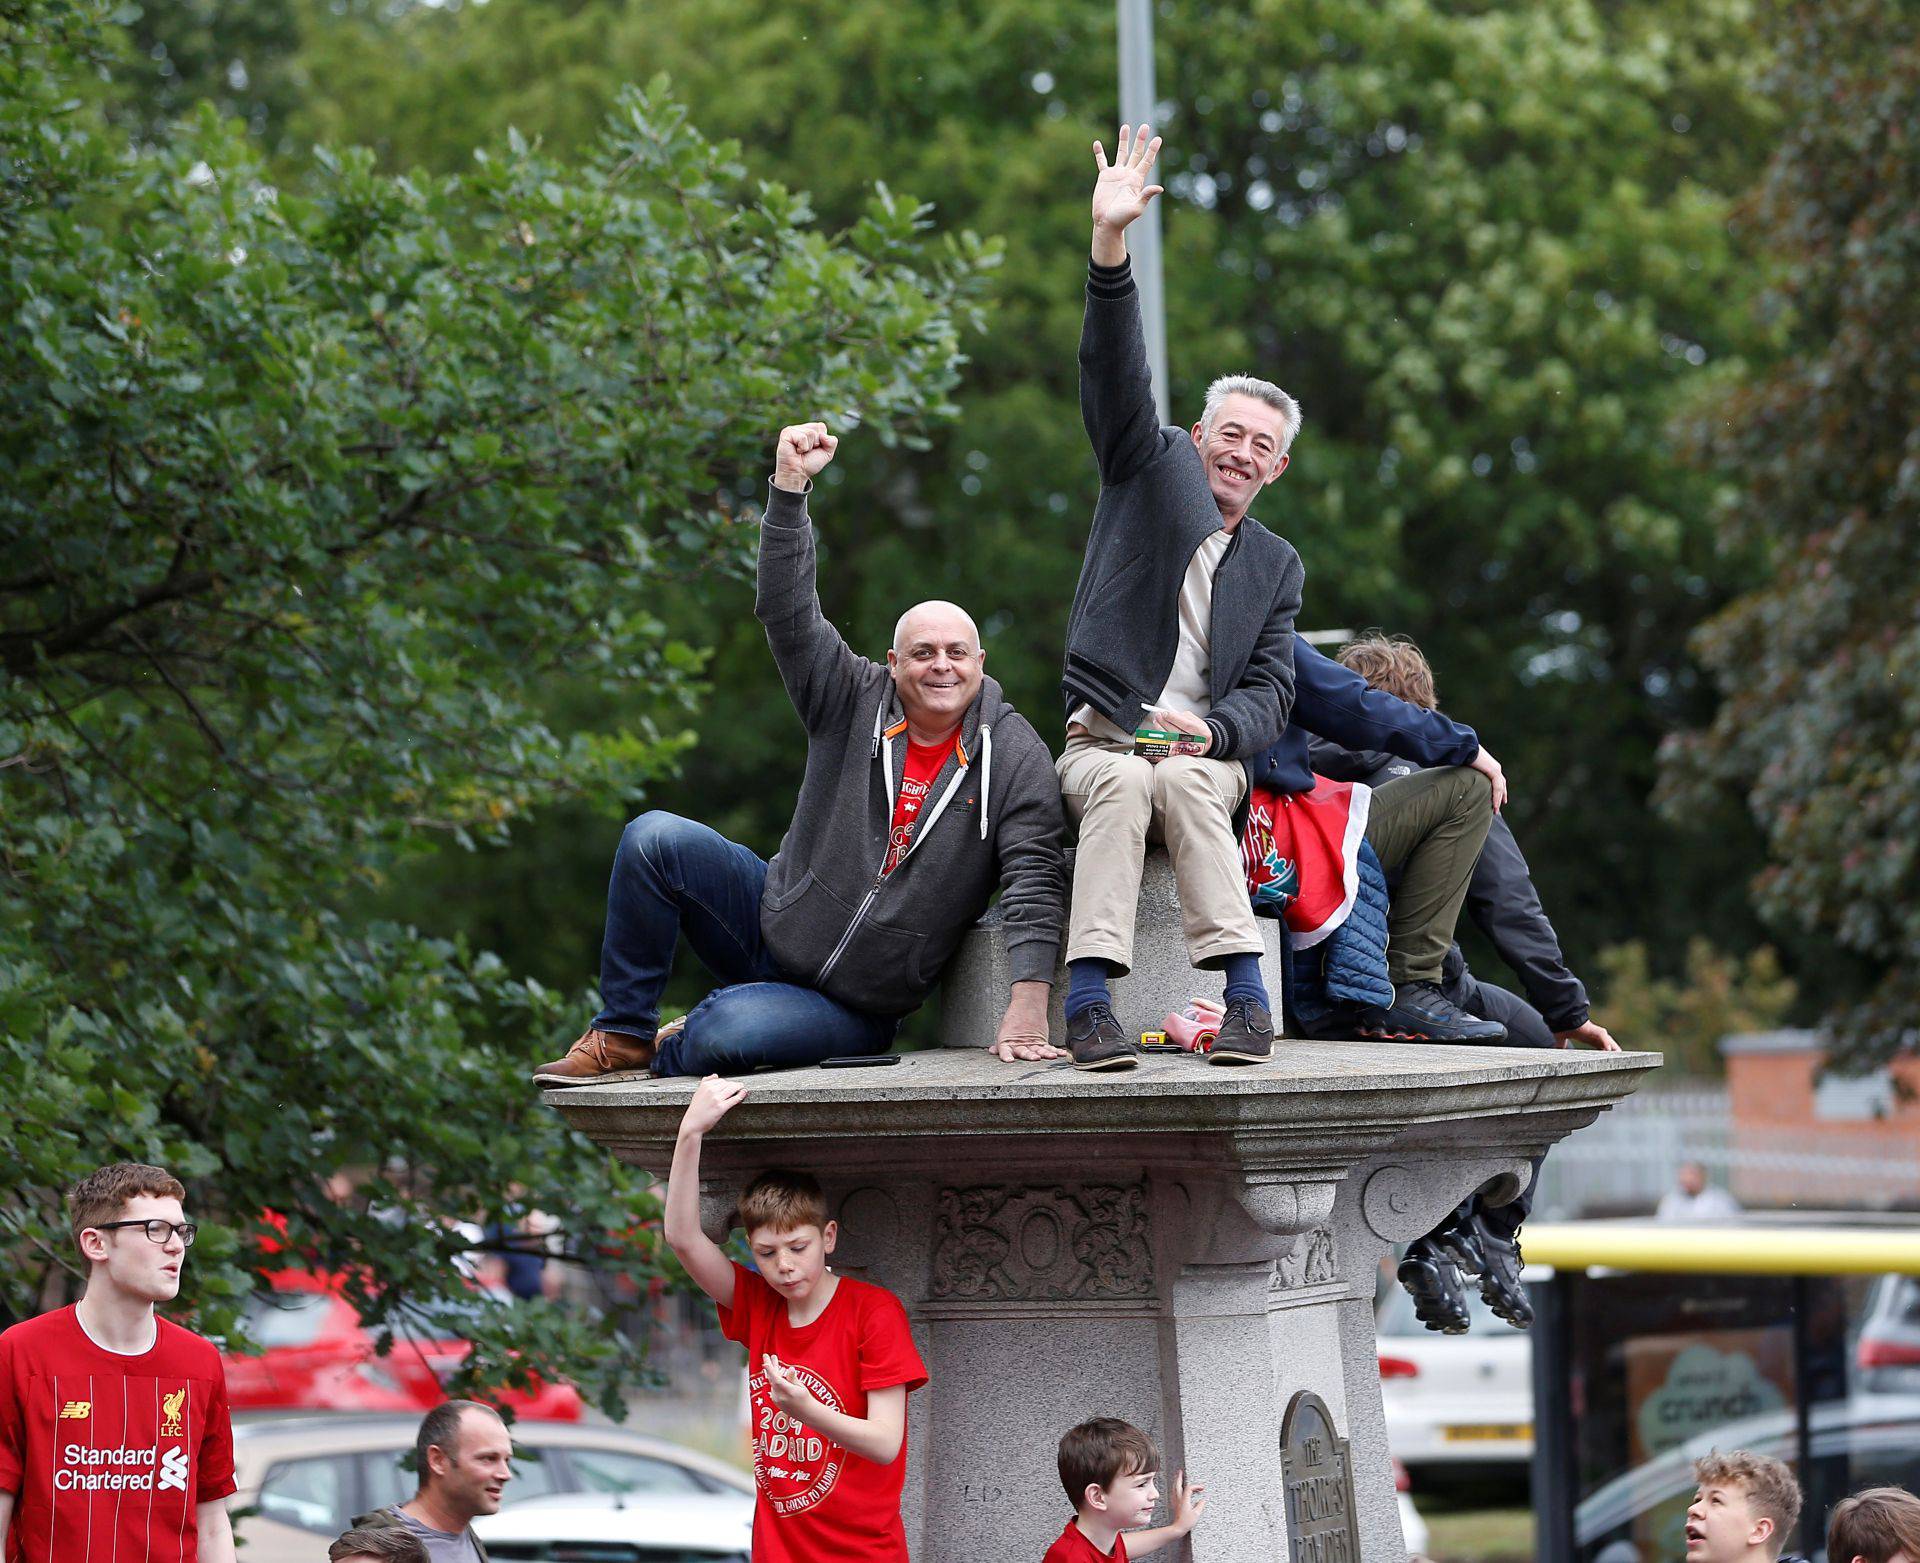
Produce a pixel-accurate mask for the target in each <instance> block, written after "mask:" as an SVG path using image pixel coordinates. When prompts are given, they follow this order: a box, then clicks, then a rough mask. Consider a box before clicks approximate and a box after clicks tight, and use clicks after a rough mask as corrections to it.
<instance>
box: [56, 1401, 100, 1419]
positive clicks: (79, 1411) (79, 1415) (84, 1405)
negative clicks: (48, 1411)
mask: <svg viewBox="0 0 1920 1563" xmlns="http://www.w3.org/2000/svg"><path fill="white" fill-rule="evenodd" d="M92 1415H93V1402H92V1401H91V1400H69V1401H68V1402H67V1403H66V1404H65V1405H63V1406H61V1408H60V1420H61V1421H62V1422H84V1421H86V1419H87V1418H88V1417H90V1416H92Z"/></svg>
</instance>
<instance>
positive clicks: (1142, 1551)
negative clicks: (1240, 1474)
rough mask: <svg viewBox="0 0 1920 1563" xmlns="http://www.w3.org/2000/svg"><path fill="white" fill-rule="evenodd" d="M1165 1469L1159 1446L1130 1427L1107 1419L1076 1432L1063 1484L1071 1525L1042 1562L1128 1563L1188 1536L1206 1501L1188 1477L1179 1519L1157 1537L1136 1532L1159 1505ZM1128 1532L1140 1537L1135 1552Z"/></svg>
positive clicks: (1178, 1481)
mask: <svg viewBox="0 0 1920 1563" xmlns="http://www.w3.org/2000/svg"><path fill="white" fill-rule="evenodd" d="M1159 1469H1160V1456H1159V1455H1158V1454H1156V1453H1155V1452H1154V1447H1153V1440H1152V1439H1151V1438H1149V1437H1147V1435H1146V1434H1145V1433H1143V1432H1141V1431H1140V1429H1139V1428H1137V1427H1135V1426H1134V1425H1133V1424H1132V1423H1131V1422H1122V1421H1121V1420H1120V1419H1119V1418H1118V1417H1110V1416H1101V1417H1095V1418H1094V1419H1093V1420H1092V1421H1091V1422H1082V1423H1081V1424H1080V1425H1079V1426H1078V1427H1076V1428H1073V1429H1071V1430H1070V1431H1069V1432H1068V1433H1067V1434H1066V1436H1065V1437H1064V1438H1062V1439H1061V1440H1060V1485H1061V1486H1062V1487H1064V1488H1066V1489H1067V1498H1068V1500H1069V1501H1070V1502H1071V1503H1072V1504H1073V1518H1072V1519H1070V1520H1068V1521H1067V1528H1066V1529H1065V1530H1063V1531H1061V1532H1060V1536H1059V1539H1058V1540H1057V1541H1055V1542H1054V1544H1053V1545H1052V1546H1050V1547H1049V1548H1047V1555H1046V1557H1045V1558H1044V1559H1043V1560H1042V1563H1127V1559H1128V1558H1129V1557H1136V1558H1139V1557H1145V1556H1146V1555H1147V1554H1148V1553H1149V1552H1152V1551H1153V1550H1154V1549H1155V1548H1156V1547H1164V1546H1165V1545H1166V1544H1167V1543H1168V1542H1170V1541H1178V1540H1179V1539H1180V1538H1181V1537H1182V1536H1184V1535H1186V1533H1187V1532H1188V1531H1190V1530H1192V1529H1193V1527H1194V1525H1195V1524H1196V1523H1197V1522H1198V1521H1199V1519H1200V1516H1201V1514H1202V1513H1204V1512H1205V1510H1206V1507H1207V1500H1206V1498H1205V1497H1204V1496H1202V1495H1203V1494H1204V1493H1205V1492H1206V1488H1205V1487H1203V1486H1201V1485H1200V1483H1198V1482H1195V1483H1194V1484H1193V1485H1192V1486H1191V1487H1189V1486H1188V1485H1187V1475H1186V1472H1184V1471H1182V1472H1180V1473H1179V1474H1178V1475H1176V1476H1175V1477H1174V1479H1173V1518H1172V1519H1171V1520H1169V1521H1168V1522H1167V1523H1166V1524H1165V1525H1162V1526H1159V1527H1158V1528H1157V1529H1154V1530H1139V1529H1138V1527H1139V1526H1142V1525H1145V1524H1146V1523H1147V1522H1148V1521H1149V1520H1151V1519H1152V1518H1153V1509H1154V1505H1155V1504H1157V1503H1158V1502H1159V1501H1160V1487H1159V1484H1158V1483H1157V1482H1156V1481H1155V1480H1154V1476H1155V1475H1156V1473H1158V1471H1159ZM1125 1530H1132V1531H1134V1532H1135V1534H1134V1538H1133V1546H1132V1547H1131V1548H1129V1547H1128V1546H1127V1541H1126V1538H1125V1537H1124V1536H1122V1535H1121V1534H1120V1533H1121V1532H1122V1531H1125Z"/></svg>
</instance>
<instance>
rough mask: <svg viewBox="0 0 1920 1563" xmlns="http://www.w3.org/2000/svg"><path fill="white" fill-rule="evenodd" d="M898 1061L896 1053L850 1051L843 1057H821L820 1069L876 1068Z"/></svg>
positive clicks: (898, 1056)
mask: <svg viewBox="0 0 1920 1563" xmlns="http://www.w3.org/2000/svg"><path fill="white" fill-rule="evenodd" d="M899 1062H900V1055H899V1054H898V1053H850V1054H848V1055H847V1056H846V1057H844V1058H823V1059H821V1060H820V1067H821V1068H822V1069H870V1068H871V1069H877V1068H879V1066H880V1065H882V1064H897V1063H899Z"/></svg>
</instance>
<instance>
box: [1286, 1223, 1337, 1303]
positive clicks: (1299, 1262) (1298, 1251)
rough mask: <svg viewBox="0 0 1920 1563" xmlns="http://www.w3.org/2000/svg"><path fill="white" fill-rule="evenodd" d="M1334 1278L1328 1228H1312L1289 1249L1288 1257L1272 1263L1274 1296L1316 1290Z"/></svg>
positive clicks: (1335, 1274) (1334, 1271)
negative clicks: (1299, 1288)
mask: <svg viewBox="0 0 1920 1563" xmlns="http://www.w3.org/2000/svg"><path fill="white" fill-rule="evenodd" d="M1338 1278H1339V1271H1338V1269H1337V1268H1336V1267H1335V1264H1334V1256H1333V1229H1332V1228H1331V1227H1315V1228H1314V1229H1313V1230H1312V1231H1311V1232H1309V1233H1307V1234H1306V1236H1304V1237H1302V1238H1301V1239H1300V1241H1299V1242H1297V1243H1295V1244H1294V1245H1293V1252H1292V1253H1290V1254H1284V1255H1282V1256H1281V1257H1280V1258H1279V1259H1276V1260H1275V1261H1274V1263H1273V1289H1274V1290H1275V1291H1276V1292H1290V1291H1292V1290H1293V1289H1294V1288H1295V1287H1296V1286H1320V1285H1322V1284H1324V1283H1325V1282H1328V1281H1332V1280H1337V1279H1338Z"/></svg>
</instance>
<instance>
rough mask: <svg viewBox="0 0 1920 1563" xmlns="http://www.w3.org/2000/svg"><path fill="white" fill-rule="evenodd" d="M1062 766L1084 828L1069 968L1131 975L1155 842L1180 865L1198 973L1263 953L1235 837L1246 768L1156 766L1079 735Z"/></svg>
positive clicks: (1063, 786)
mask: <svg viewBox="0 0 1920 1563" xmlns="http://www.w3.org/2000/svg"><path fill="white" fill-rule="evenodd" d="M1054 768H1055V770H1056V771H1057V772H1058V774H1059V777H1060V796H1061V797H1062V798H1063V799H1064V800H1065V802H1066V805H1067V817H1068V818H1069V819H1071V820H1073V821H1074V822H1075V823H1076V824H1077V825H1078V826H1079V827H1080V845H1079V847H1078V849H1077V850H1076V851H1075V852H1074V857H1073V905H1072V909H1071V911H1070V912H1069V915H1068V921H1067V959H1068V960H1070V961H1077V960H1081V959H1083V958H1086V957H1090V956H1091V957H1098V958H1100V959H1102V960H1106V961H1110V962H1112V963H1113V965H1114V967H1115V968H1116V970H1115V975H1116V976H1124V975H1125V974H1126V973H1127V971H1129V970H1130V969H1131V968H1132V965H1133V917H1134V911H1135V908H1136V907H1137V906H1138V905H1139V901H1140V872H1141V869H1142V867H1143V866H1144V864H1145V862H1146V855H1147V843H1148V842H1149V841H1158V842H1164V843H1165V844H1166V848H1167V855H1168V857H1170V858H1171V859H1172V860H1173V877H1174V883H1175V884H1176V885H1177V886H1178V888H1179V892H1180V916H1181V922H1182V925H1183V927H1184V931H1185V933H1186V939H1187V955H1188V958H1189V959H1190V960H1191V961H1192V962H1193V964H1194V965H1195V966H1205V967H1209V968H1211V967H1217V966H1219V965H1220V964H1221V962H1222V960H1223V959H1224V958H1225V957H1226V956H1229V955H1259V954H1261V953H1263V946H1262V944H1261V941H1260V931H1259V928H1258V925H1257V924H1256V923H1255V922H1254V917H1253V903H1252V901H1251V900H1250V899H1249V898H1248V895H1247V876H1246V871H1245V869H1243V868H1242V867H1241V863H1240V843H1239V840H1238V838H1236V837H1235V835H1234V831H1233V816H1234V814H1235V813H1236V812H1237V811H1238V809H1239V807H1240V804H1241V802H1242V801H1243V800H1244V799H1245V798H1246V795H1247V773H1246V768H1245V767H1244V766H1242V765H1241V764H1240V763H1239V762H1238V761H1237V760H1209V759H1205V758H1196V757H1194V756H1190V755H1177V756H1174V757H1172V758H1170V759H1165V760H1162V761H1160V762H1159V763H1158V764H1155V763H1153V762H1152V761H1150V760H1144V759H1142V758H1141V757H1140V756H1139V755H1137V754H1135V753H1134V752H1133V748H1132V745H1131V744H1122V743H1117V742H1112V741H1110V740H1108V739H1105V738H1100V737H1097V736H1094V735H1093V734H1090V733H1085V732H1074V733H1070V734H1069V735H1068V737H1067V747H1066V752H1065V753H1064V754H1062V755H1061V756H1060V759H1059V761H1058V762H1057V764H1056V765H1055V767H1054Z"/></svg>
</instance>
